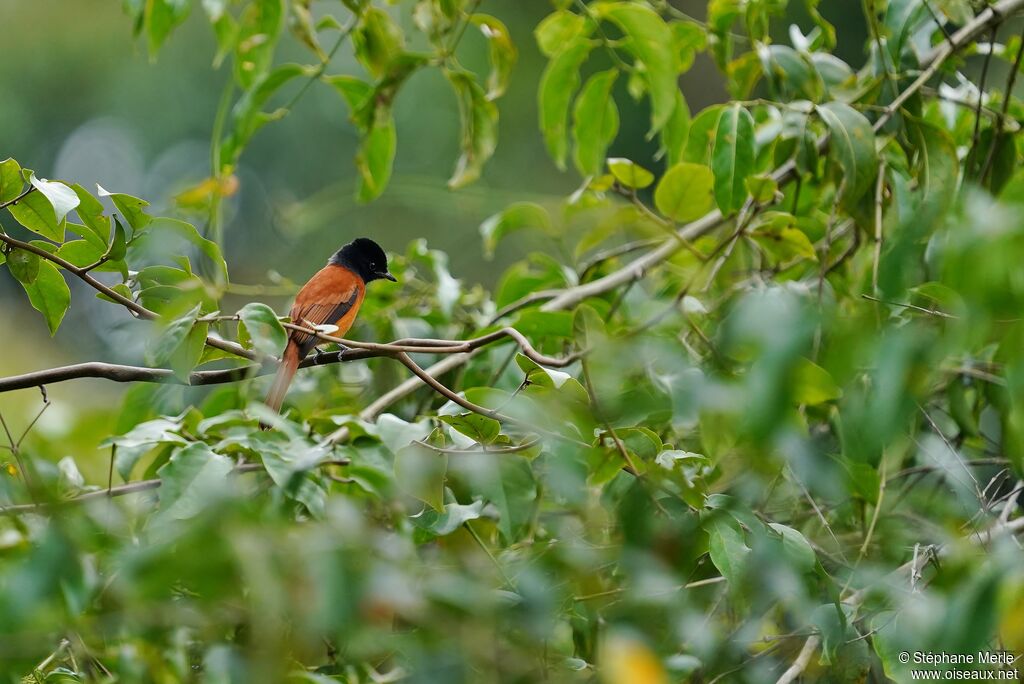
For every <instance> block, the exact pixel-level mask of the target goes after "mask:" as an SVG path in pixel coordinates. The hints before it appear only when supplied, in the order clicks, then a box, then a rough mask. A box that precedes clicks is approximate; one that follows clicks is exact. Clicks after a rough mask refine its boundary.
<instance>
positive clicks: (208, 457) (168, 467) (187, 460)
mask: <svg viewBox="0 0 1024 684" xmlns="http://www.w3.org/2000/svg"><path fill="white" fill-rule="evenodd" d="M232 470H233V466H232V464H231V459H229V458H227V457H225V456H222V455H220V454H218V453H216V452H214V451H213V450H212V449H210V447H209V446H207V445H206V444H204V443H202V442H194V443H192V444H189V445H188V446H186V447H184V448H182V449H180V450H178V451H177V452H175V454H174V455H173V456H171V460H170V461H168V462H167V463H166V464H165V465H164V466H163V467H161V468H160V470H158V471H157V474H158V475H159V476H160V481H161V482H162V483H163V484H162V486H161V487H160V489H159V496H160V509H159V512H158V513H157V520H159V521H161V522H163V521H167V520H187V519H189V518H194V517H195V516H197V515H199V513H201V512H202V511H203V509H205V508H206V507H208V506H209V505H210V504H211V503H212V502H215V501H217V500H218V499H220V498H221V497H222V496H223V495H224V492H225V491H226V490H227V489H228V487H227V486H226V485H227V480H228V477H229V476H230V475H231V471H232Z"/></svg>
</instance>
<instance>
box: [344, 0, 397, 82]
mask: <svg viewBox="0 0 1024 684" xmlns="http://www.w3.org/2000/svg"><path fill="white" fill-rule="evenodd" d="M352 42H353V44H354V46H355V52H356V56H357V57H358V58H359V61H360V62H362V64H363V66H364V67H366V70H367V71H369V72H370V73H371V74H372V75H373V76H374V77H376V78H380V77H382V76H384V74H385V73H387V71H388V67H390V65H391V62H392V61H394V60H395V58H397V57H398V56H399V55H401V54H402V52H403V51H404V49H405V38H404V36H403V35H402V29H401V28H400V27H399V26H398V25H397V24H396V23H395V22H394V21H392V20H391V17H390V15H388V13H387V12H385V11H384V10H382V9H379V8H377V7H372V6H371V7H369V8H368V9H367V10H366V11H364V12H363V15H362V18H361V19H360V21H359V27H358V28H357V29H356V31H354V32H353V34H352Z"/></svg>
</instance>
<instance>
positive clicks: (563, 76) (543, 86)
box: [538, 38, 593, 171]
mask: <svg viewBox="0 0 1024 684" xmlns="http://www.w3.org/2000/svg"><path fill="white" fill-rule="evenodd" d="M592 47H593V46H592V45H591V43H590V42H589V41H588V40H585V39H582V38H577V39H575V40H573V42H571V43H569V44H568V45H566V46H565V47H564V48H563V49H562V50H561V51H559V52H558V53H557V54H556V55H555V56H554V57H552V58H551V61H550V62H549V63H548V65H547V68H545V69H544V74H543V75H542V76H541V79H540V90H539V92H538V106H539V108H540V130H541V133H543V134H544V142H545V143H546V144H547V147H548V152H549V153H550V154H551V158H552V159H553V160H554V161H555V165H556V166H558V168H559V169H562V170H563V171H564V170H565V157H566V154H567V153H568V147H569V143H568V139H567V138H568V136H567V131H566V129H567V123H566V119H567V117H568V111H569V102H570V101H571V99H572V96H573V94H574V93H575V92H576V88H578V87H579V84H580V73H579V72H580V66H581V65H582V64H583V62H584V61H586V59H587V56H588V55H589V54H590V50H591V49H592Z"/></svg>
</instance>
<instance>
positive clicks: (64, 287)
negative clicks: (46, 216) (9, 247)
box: [8, 257, 71, 335]
mask: <svg viewBox="0 0 1024 684" xmlns="http://www.w3.org/2000/svg"><path fill="white" fill-rule="evenodd" d="M8 258H9V257H8ZM22 287H24V288H25V292H27V293H28V299H29V301H30V302H32V307H33V308H34V309H35V310H36V311H38V312H39V313H41V314H43V318H45V319H46V325H47V326H48V327H49V328H50V335H54V334H56V332H57V328H59V327H60V322H61V321H62V320H64V314H65V313H67V311H68V307H69V306H71V290H69V289H68V284H67V283H66V282H64V276H63V275H62V274H61V272H60V271H58V270H57V267H56V266H54V265H53V264H51V263H50V262H49V261H44V260H41V259H40V260H39V272H38V273H37V274H36V277H35V279H34V280H33V281H32V282H31V283H30V284H25V283H22Z"/></svg>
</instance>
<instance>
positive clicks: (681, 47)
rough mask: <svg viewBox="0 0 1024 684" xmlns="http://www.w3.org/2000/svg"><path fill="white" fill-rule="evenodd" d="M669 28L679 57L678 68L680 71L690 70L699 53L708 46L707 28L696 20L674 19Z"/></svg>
mask: <svg viewBox="0 0 1024 684" xmlns="http://www.w3.org/2000/svg"><path fill="white" fill-rule="evenodd" d="M669 28H670V29H672V39H673V40H672V42H673V46H674V47H675V50H676V58H677V59H678V64H677V66H676V69H677V70H678V71H679V72H680V73H682V72H685V71H688V70H689V69H690V67H691V66H693V60H694V58H695V57H696V55H697V53H698V52H702V51H703V50H704V48H705V47H706V46H707V29H705V28H704V27H703V26H701V25H700V24H698V23H697V22H694V21H673V22H672V23H671V24H669Z"/></svg>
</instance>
